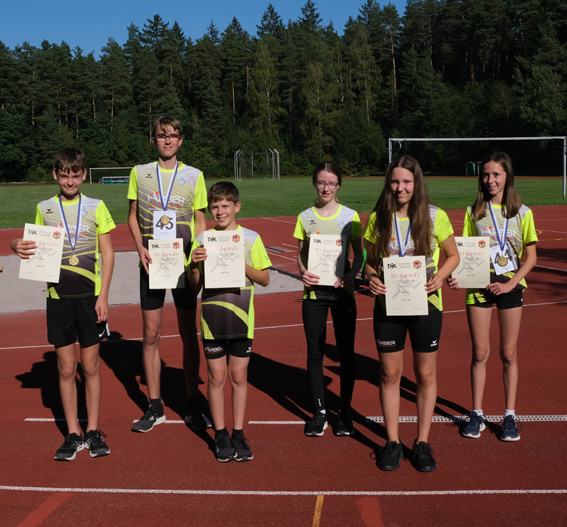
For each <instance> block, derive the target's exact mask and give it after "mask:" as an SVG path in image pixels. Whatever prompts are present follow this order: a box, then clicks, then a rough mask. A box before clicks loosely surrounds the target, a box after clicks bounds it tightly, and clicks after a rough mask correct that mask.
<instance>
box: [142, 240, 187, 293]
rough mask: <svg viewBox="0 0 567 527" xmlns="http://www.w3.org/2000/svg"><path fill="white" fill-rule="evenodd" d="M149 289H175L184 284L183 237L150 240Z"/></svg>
mask: <svg viewBox="0 0 567 527" xmlns="http://www.w3.org/2000/svg"><path fill="white" fill-rule="evenodd" d="M148 250H149V251H150V256H151V258H152V263H151V264H150V265H149V266H148V267H149V270H150V289H177V288H182V287H184V285H185V254H184V253H183V239H182V238H175V239H173V240H168V239H165V240H162V239H159V240H150V241H149V243H148Z"/></svg>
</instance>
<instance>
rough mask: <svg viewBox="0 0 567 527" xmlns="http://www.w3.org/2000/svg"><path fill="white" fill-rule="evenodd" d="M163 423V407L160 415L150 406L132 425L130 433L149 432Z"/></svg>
mask: <svg viewBox="0 0 567 527" xmlns="http://www.w3.org/2000/svg"><path fill="white" fill-rule="evenodd" d="M163 422H165V412H164V411H163V407H162V409H161V413H159V412H158V409H157V408H156V407H155V406H154V405H153V404H150V405H149V406H148V410H147V412H146V413H145V414H144V415H143V416H142V417H141V418H140V420H139V421H136V422H135V423H134V424H133V425H132V432H149V431H150V430H151V429H152V428H153V427H154V426H155V425H160V424H161V423H163Z"/></svg>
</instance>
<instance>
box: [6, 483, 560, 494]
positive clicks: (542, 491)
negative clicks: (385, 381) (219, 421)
mask: <svg viewBox="0 0 567 527" xmlns="http://www.w3.org/2000/svg"><path fill="white" fill-rule="evenodd" d="M1 490H11V491H19V492H71V493H100V494H173V495H175V494H177V495H193V496H320V495H325V496H463V495H465V496H466V495H478V494H520V495H521V494H567V489H471V490H421V491H420V490H400V491H392V490H383V491H380V490H377V491H376V490H305V491H299V490H205V489H109V488H76V487H24V486H19V485H18V486H16V485H0V491H1Z"/></svg>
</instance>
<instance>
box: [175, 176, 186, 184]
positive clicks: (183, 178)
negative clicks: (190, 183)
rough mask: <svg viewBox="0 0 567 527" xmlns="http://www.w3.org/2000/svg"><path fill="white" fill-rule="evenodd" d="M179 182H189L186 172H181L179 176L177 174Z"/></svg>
mask: <svg viewBox="0 0 567 527" xmlns="http://www.w3.org/2000/svg"><path fill="white" fill-rule="evenodd" d="M177 183H179V184H180V185H185V183H187V178H186V177H185V174H179V176H177Z"/></svg>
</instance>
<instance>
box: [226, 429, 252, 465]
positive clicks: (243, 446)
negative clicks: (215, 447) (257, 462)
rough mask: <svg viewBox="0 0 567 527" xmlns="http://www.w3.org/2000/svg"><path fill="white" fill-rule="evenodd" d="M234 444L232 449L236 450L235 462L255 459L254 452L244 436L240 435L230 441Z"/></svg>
mask: <svg viewBox="0 0 567 527" xmlns="http://www.w3.org/2000/svg"><path fill="white" fill-rule="evenodd" d="M230 443H231V444H232V448H234V452H235V455H234V461H238V462H241V461H252V460H253V459H254V455H253V454H252V450H250V447H249V446H248V444H247V443H246V438H245V437H244V434H239V435H237V436H236V437H235V438H233V439H231V440H230Z"/></svg>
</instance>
